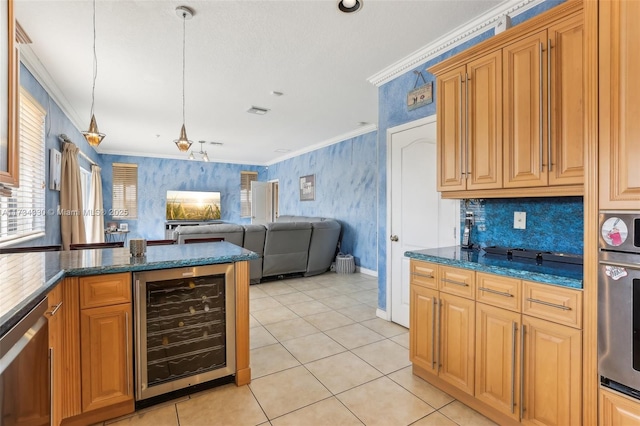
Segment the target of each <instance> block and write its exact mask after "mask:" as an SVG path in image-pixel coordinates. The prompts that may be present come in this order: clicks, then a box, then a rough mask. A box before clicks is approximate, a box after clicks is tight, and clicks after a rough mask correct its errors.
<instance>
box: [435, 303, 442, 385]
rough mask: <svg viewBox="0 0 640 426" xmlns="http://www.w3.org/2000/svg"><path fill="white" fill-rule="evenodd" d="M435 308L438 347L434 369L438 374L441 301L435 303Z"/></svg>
mask: <svg viewBox="0 0 640 426" xmlns="http://www.w3.org/2000/svg"><path fill="white" fill-rule="evenodd" d="M436 307H437V308H438V313H437V314H436V317H437V319H438V327H437V330H436V331H437V332H438V337H437V338H436V343H437V344H438V347H437V348H436V359H437V361H436V368H437V371H436V373H440V310H441V307H442V300H438V303H436Z"/></svg>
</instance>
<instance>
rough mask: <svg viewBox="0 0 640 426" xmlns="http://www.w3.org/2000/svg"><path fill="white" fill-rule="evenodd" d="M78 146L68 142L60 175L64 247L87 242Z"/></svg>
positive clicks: (63, 151) (61, 221) (65, 145)
mask: <svg viewBox="0 0 640 426" xmlns="http://www.w3.org/2000/svg"><path fill="white" fill-rule="evenodd" d="M78 151H79V150H78V147H77V146H75V145H74V144H72V143H70V142H67V143H65V144H64V147H63V149H62V172H61V176H60V210H61V216H60V233H61V234H62V247H63V248H64V249H65V250H69V245H70V244H82V243H86V234H85V229H84V217H83V216H82V185H81V184H80V166H79V165H78Z"/></svg>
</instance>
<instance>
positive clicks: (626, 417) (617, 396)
mask: <svg viewBox="0 0 640 426" xmlns="http://www.w3.org/2000/svg"><path fill="white" fill-rule="evenodd" d="M598 399H599V401H600V404H599V405H600V410H599V414H598V424H599V425H600V426H612V425H637V424H640V402H639V401H638V400H637V399H633V398H629V397H628V396H626V395H623V394H621V393H618V392H615V391H612V390H610V389H605V388H600V390H599V392H598Z"/></svg>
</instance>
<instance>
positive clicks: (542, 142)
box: [538, 43, 544, 172]
mask: <svg viewBox="0 0 640 426" xmlns="http://www.w3.org/2000/svg"><path fill="white" fill-rule="evenodd" d="M539 47H540V56H539V57H538V61H539V62H540V70H539V71H540V105H539V108H538V109H539V111H538V112H539V115H540V117H539V121H540V123H539V126H538V127H539V128H538V131H539V132H540V135H539V139H540V172H542V171H543V170H544V164H543V162H544V161H543V160H544V159H543V156H544V146H543V145H544V138H543V134H542V133H543V131H544V126H543V123H542V117H543V115H544V112H543V111H542V102H543V100H544V94H543V93H544V90H543V87H542V83H543V81H542V73H543V71H542V50H543V49H542V43H540V46H539Z"/></svg>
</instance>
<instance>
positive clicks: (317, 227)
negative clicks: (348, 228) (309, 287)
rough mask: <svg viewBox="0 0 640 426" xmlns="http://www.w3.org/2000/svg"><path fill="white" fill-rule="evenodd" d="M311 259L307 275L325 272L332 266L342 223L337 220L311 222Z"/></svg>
mask: <svg viewBox="0 0 640 426" xmlns="http://www.w3.org/2000/svg"><path fill="white" fill-rule="evenodd" d="M311 227H312V231H311V241H310V243H309V261H308V263H307V271H306V272H305V276H310V275H318V274H322V273H325V272H327V271H328V270H329V268H331V262H333V259H334V258H335V255H336V251H337V248H338V240H339V239H340V229H341V228H342V227H341V225H340V223H339V222H338V221H335V220H325V221H324V222H312V223H311Z"/></svg>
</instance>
